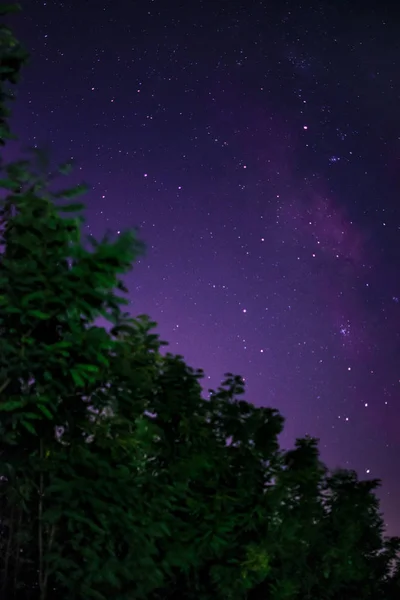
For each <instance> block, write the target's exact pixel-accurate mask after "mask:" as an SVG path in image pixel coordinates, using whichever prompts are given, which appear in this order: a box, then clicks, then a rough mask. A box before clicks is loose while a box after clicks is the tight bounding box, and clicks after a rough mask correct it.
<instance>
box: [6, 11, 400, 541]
mask: <svg viewBox="0 0 400 600" xmlns="http://www.w3.org/2000/svg"><path fill="white" fill-rule="evenodd" d="M393 4H394V3H393ZM23 5H24V14H23V15H22V16H19V17H16V18H13V23H15V27H16V31H17V34H18V35H19V37H20V38H21V39H22V40H23V41H24V42H25V44H26V46H27V47H28V49H29V50H30V51H31V52H32V59H31V64H30V66H29V68H27V69H26V70H25V73H24V77H23V82H22V84H21V86H20V90H19V97H18V101H17V103H16V105H15V108H14V129H15V130H16V132H17V133H18V134H19V136H20V138H21V143H22V144H23V145H24V146H26V145H38V146H39V147H47V148H49V149H50V150H51V153H52V156H53V158H54V159H55V160H56V161H64V160H65V159H68V158H71V157H73V158H74V159H75V161H76V164H77V165H78V167H77V171H76V173H75V176H74V177H75V178H76V179H77V180H81V179H84V180H85V181H87V182H88V183H89V184H90V185H91V191H90V192H89V194H88V196H87V203H88V209H87V219H88V220H87V231H88V232H89V231H90V233H92V234H94V235H96V236H100V235H102V234H103V233H104V232H105V231H106V230H107V229H109V230H112V231H114V232H116V233H117V232H118V231H121V230H122V229H125V228H128V227H139V228H140V235H141V237H142V239H143V240H144V241H145V242H146V243H147V254H146V256H145V257H144V258H143V259H142V260H141V261H140V262H139V264H138V265H137V266H136V268H135V269H134V271H133V272H132V273H131V274H130V275H129V277H128V282H127V283H128V286H129V289H130V299H131V307H130V309H131V311H132V313H133V314H139V313H141V312H146V313H148V314H150V315H151V317H153V318H154V319H155V320H156V321H158V323H159V326H158V331H159V332H160V334H161V337H162V338H163V339H167V340H168V341H169V342H170V344H171V346H170V349H171V350H172V351H174V352H178V353H181V354H183V355H184V356H185V358H186V360H187V361H188V363H189V364H191V365H192V366H194V367H201V368H204V369H205V371H206V375H207V379H206V382H205V384H206V387H215V386H217V385H218V384H219V382H220V381H221V378H222V376H223V374H224V373H225V372H227V371H232V372H234V373H239V374H241V375H243V376H244V378H245V380H246V384H247V399H248V400H250V401H252V402H254V403H255V404H257V405H269V406H274V407H276V408H278V409H279V410H280V411H281V412H282V413H283V415H284V416H285V417H286V429H285V433H284V435H283V437H282V443H283V445H284V446H288V445H291V444H292V443H293V441H294V437H295V436H300V435H304V434H306V433H308V434H310V435H313V436H317V437H320V439H321V451H322V457H323V459H324V460H325V461H327V463H328V464H329V465H330V466H332V467H335V466H339V465H340V466H343V467H348V468H354V469H356V470H357V471H358V472H359V474H360V475H361V476H362V477H380V478H382V479H383V488H382V491H381V498H382V506H383V508H384V511H385V517H386V522H387V528H388V532H389V533H397V534H400V517H399V516H398V515H397V514H396V506H399V504H400V478H399V472H400V470H399V451H400V438H399V430H400V405H399V395H400V369H399V358H400V357H399V332H400V281H399V266H400V244H399V238H400V210H399V202H398V197H399V184H400V160H399V159H400V111H399V101H400V79H399V69H400V38H399V35H398V31H399V26H400V13H399V12H398V11H396V9H395V8H393V9H390V3H388V4H385V2H382V1H381V2H376V3H373V2H370V3H368V2H360V3H359V2H357V1H352V2H348V1H346V2H344V1H340V0H336V1H335V2H327V3H325V2H319V1H318V2H316V1H315V2H314V1H313V0H309V1H308V2H307V3H305V5H304V6H301V5H300V4H299V3H296V2H291V1H287V2H278V1H276V2H266V1H265V2H263V1H254V0H242V1H236V0H226V1H223V0H203V1H202V0H191V1H190V2H177V1H176V0H170V1H168V2H167V1H165V0H153V1H150V0H142V1H140V2H139V1H136V0H131V1H130V2H127V1H126V0H109V1H107V0H69V1H68V0H67V1H65V2H59V1H57V2H56V1H53V0H47V1H43V0H41V1H39V0H28V1H25V2H23ZM17 150H18V148H17V147H11V148H10V149H9V150H8V153H9V158H13V154H14V153H16V151H17Z"/></svg>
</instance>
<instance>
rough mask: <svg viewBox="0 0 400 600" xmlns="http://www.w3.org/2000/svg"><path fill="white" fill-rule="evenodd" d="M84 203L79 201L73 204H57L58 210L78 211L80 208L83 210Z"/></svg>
mask: <svg viewBox="0 0 400 600" xmlns="http://www.w3.org/2000/svg"><path fill="white" fill-rule="evenodd" d="M84 208H85V205H84V204H82V203H80V202H76V203H74V204H72V203H71V204H64V205H63V206H59V207H58V210H59V211H60V212H79V211H81V210H84Z"/></svg>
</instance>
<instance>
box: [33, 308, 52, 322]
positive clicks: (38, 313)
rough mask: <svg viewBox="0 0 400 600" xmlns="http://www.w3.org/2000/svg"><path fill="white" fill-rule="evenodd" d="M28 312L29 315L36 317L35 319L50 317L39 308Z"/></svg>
mask: <svg viewBox="0 0 400 600" xmlns="http://www.w3.org/2000/svg"><path fill="white" fill-rule="evenodd" d="M28 314H29V316H31V317H36V318H37V319H40V320H41V321H46V319H49V318H50V315H49V314H46V313H44V312H42V311H41V310H30V311H29V313H28Z"/></svg>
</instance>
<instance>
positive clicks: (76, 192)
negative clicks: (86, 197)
mask: <svg viewBox="0 0 400 600" xmlns="http://www.w3.org/2000/svg"><path fill="white" fill-rule="evenodd" d="M88 189H89V187H88V186H87V185H85V184H83V183H81V184H79V185H76V186H75V187H72V188H69V189H66V190H61V191H60V192H56V193H55V194H54V198H76V197H77V196H81V195H82V194H86V192H87V191H88ZM59 210H62V207H59Z"/></svg>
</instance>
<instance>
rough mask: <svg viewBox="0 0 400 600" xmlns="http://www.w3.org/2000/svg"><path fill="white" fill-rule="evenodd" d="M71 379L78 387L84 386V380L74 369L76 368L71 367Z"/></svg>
mask: <svg viewBox="0 0 400 600" xmlns="http://www.w3.org/2000/svg"><path fill="white" fill-rule="evenodd" d="M71 375H72V379H73V380H74V383H75V385H77V386H79V387H84V385H85V380H84V379H83V378H82V377H81V375H80V374H79V373H78V372H77V371H76V369H71Z"/></svg>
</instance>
